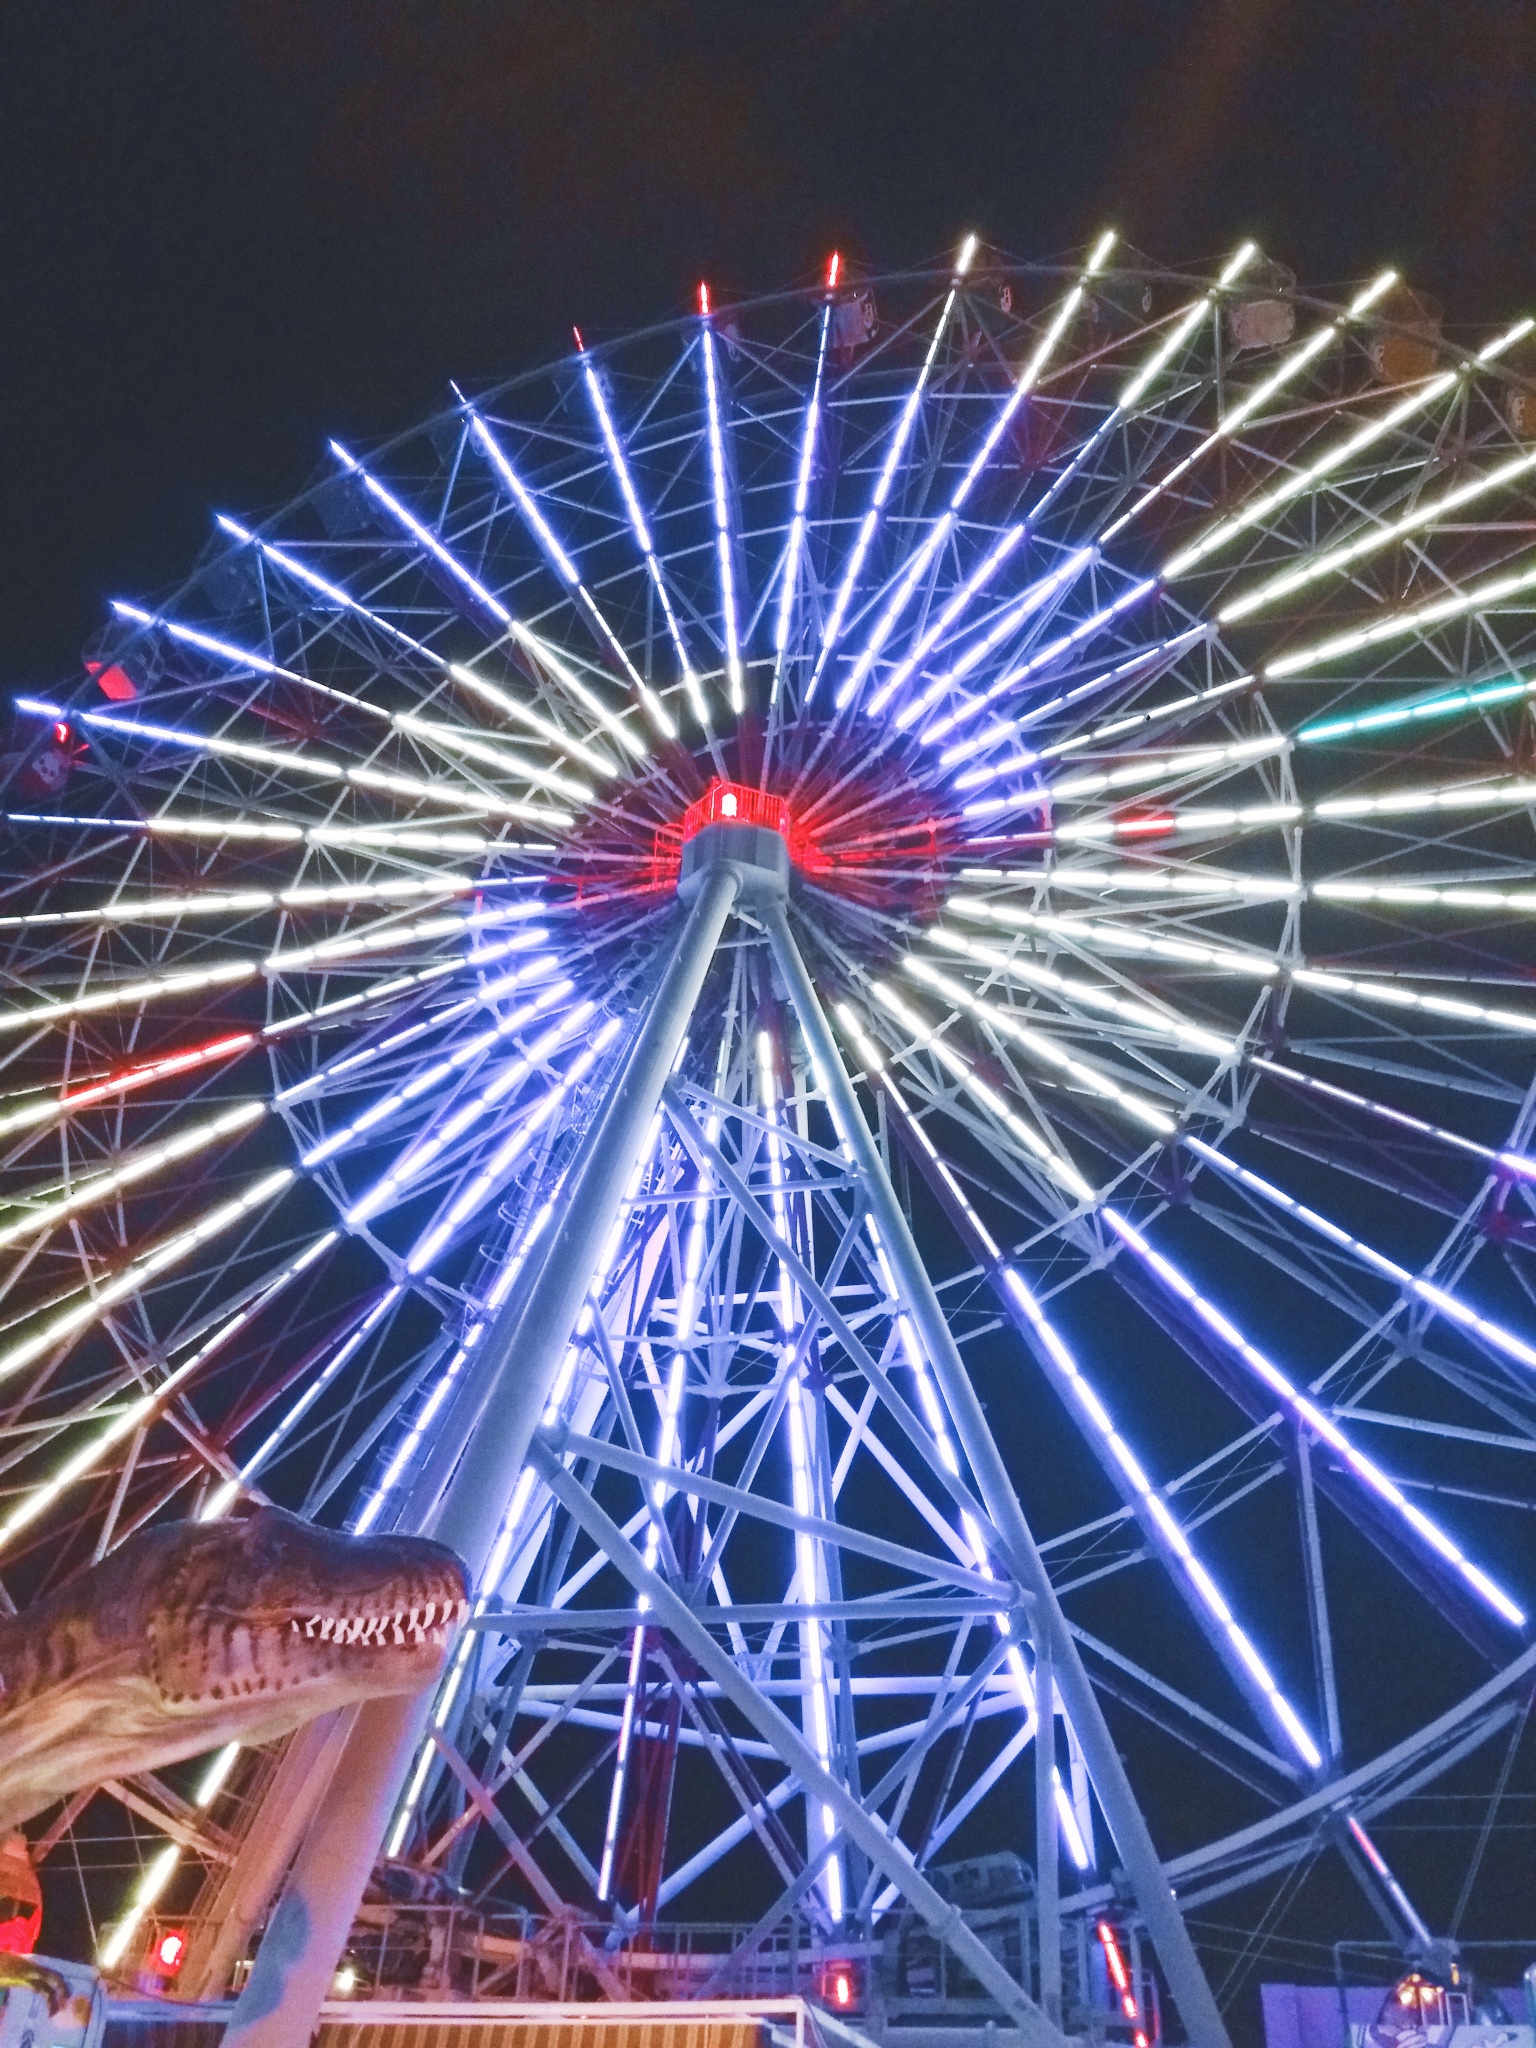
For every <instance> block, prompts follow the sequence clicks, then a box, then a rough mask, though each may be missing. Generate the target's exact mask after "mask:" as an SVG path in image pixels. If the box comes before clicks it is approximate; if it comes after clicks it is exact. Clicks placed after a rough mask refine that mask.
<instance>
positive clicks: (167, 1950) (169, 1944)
mask: <svg viewBox="0 0 1536 2048" xmlns="http://www.w3.org/2000/svg"><path fill="white" fill-rule="evenodd" d="M186 1960H187V1937H186V1934H185V1932H184V1931H183V1930H182V1929H181V1928H180V1927H172V1928H169V1929H168V1930H167V1931H166V1932H165V1933H164V1934H162V1935H161V1937H160V1939H159V1940H158V1941H157V1942H156V1943H155V1946H154V1954H153V1961H154V1966H155V1969H156V1971H157V1972H158V1973H159V1975H160V1976H162V1977H174V1976H176V1975H177V1973H178V1972H179V1971H180V1969H181V1966H182V1964H183V1963H184V1962H185V1961H186Z"/></svg>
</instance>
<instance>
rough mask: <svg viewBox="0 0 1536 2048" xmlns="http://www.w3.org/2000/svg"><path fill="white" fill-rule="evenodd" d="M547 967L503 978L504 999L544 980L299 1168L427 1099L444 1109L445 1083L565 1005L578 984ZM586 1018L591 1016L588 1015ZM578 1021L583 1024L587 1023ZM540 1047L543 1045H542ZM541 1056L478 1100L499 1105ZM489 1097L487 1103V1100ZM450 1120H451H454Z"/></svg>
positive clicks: (307, 1090)
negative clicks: (551, 974)
mask: <svg viewBox="0 0 1536 2048" xmlns="http://www.w3.org/2000/svg"><path fill="white" fill-rule="evenodd" d="M546 964H548V965H551V966H552V965H553V964H554V956H553V955H545V956H542V957H541V958H540V959H538V960H536V961H535V962H533V963H531V964H530V966H529V967H526V968H523V969H520V970H518V971H516V972H515V973H513V974H511V975H503V976H501V977H500V984H499V985H500V990H501V992H502V993H505V994H510V993H511V992H512V991H513V990H514V989H515V988H517V987H519V986H520V985H521V983H522V982H523V981H525V980H528V979H530V978H534V977H535V976H536V977H537V978H539V979H541V980H542V981H543V983H544V985H543V986H542V987H540V988H538V989H536V990H535V992H534V993H533V994H532V995H531V996H526V997H524V999H523V1000H521V1001H520V1002H518V1003H516V1004H515V1005H514V1007H513V1008H512V1009H510V1010H508V1011H506V1012H505V1013H504V1014H503V1015H502V1016H500V1017H498V1018H497V1020H496V1022H495V1023H494V1024H491V1025H488V1026H486V1027H485V1028H484V1029H483V1030H481V1031H478V1032H476V1033H475V1034H474V1035H473V1036H471V1037H469V1038H465V1039H461V1040H460V1041H459V1042H458V1043H457V1044H456V1045H455V1046H454V1048H453V1051H452V1052H451V1053H448V1054H446V1055H445V1056H444V1057H442V1058H440V1059H437V1060H434V1061H432V1062H431V1063H430V1064H429V1065H427V1066H425V1067H414V1068H413V1071H412V1073H411V1077H410V1079H409V1080H408V1081H406V1082H405V1083H404V1085H403V1086H401V1087H398V1088H393V1089H390V1090H388V1091H387V1092H386V1093H385V1094H383V1095H375V1096H374V1097H373V1098H372V1100H371V1101H370V1102H369V1104H368V1107H367V1108H366V1109H364V1110H362V1111H360V1112H359V1113H358V1115H356V1116H354V1117H352V1118H351V1119H350V1120H349V1121H348V1122H346V1123H344V1124H336V1125H333V1126H332V1127H331V1128H330V1129H328V1130H327V1132H326V1135H325V1136H324V1137H323V1138H321V1139H320V1140H319V1142H318V1143H316V1144H312V1145H310V1146H308V1147H307V1148H306V1149H305V1151H304V1152H303V1153H302V1154H301V1163H302V1164H303V1165H304V1166H306V1167H315V1166H319V1165H320V1164H321V1163H322V1162H323V1161H325V1160H328V1159H332V1158H334V1157H335V1156H336V1154H337V1153H339V1152H343V1151H345V1150H346V1149H347V1148H348V1147H349V1146H351V1145H354V1144H355V1143H356V1142H357V1140H358V1139H360V1138H363V1137H365V1136H366V1135H367V1134H368V1133H369V1132H371V1131H374V1130H377V1129H378V1128H379V1126H380V1125H382V1124H387V1123H389V1122H390V1121H391V1120H392V1119H395V1118H397V1117H398V1116H399V1115H400V1113H401V1112H402V1111H409V1110H410V1108H411V1106H412V1105H413V1104H415V1103H416V1102H417V1101H419V1100H420V1098H421V1097H422V1096H424V1095H430V1096H432V1097H433V1098H434V1100H435V1101H436V1102H437V1103H439V1104H442V1103H443V1101H444V1097H445V1094H446V1093H447V1090H446V1089H445V1084H453V1085H455V1086H456V1085H457V1084H458V1078H459V1076H460V1075H462V1074H464V1071H465V1069H466V1068H469V1069H471V1070H473V1071H478V1070H480V1069H481V1068H483V1066H484V1065H485V1064H486V1063H487V1060H486V1056H487V1055H488V1054H490V1053H492V1052H493V1051H494V1050H495V1049H496V1048H498V1047H499V1046H500V1045H501V1043H502V1041H503V1040H504V1039H506V1038H508V1037H511V1036H512V1035H513V1034H514V1033H516V1032H520V1031H521V1030H522V1029H523V1027H524V1026H525V1025H527V1024H530V1023H532V1022H533V1021H534V1020H535V1019H536V1018H539V1017H541V1016H543V1015H544V1013H545V1012H546V1011H548V1010H549V1009H551V1008H553V1007H555V1006H556V1005H558V1004H565V998H566V997H568V996H569V995H571V994H572V992H573V991H574V988H575V983H574V982H572V981H571V980H569V979H568V978H567V979H560V980H556V979H554V978H553V977H546V976H545V975H544V973H543V970H544V968H545V967H546ZM470 1000H471V1002H475V1001H476V1000H477V999H474V998H471V999H470ZM565 1007H566V1009H567V1010H568V1011H569V1010H574V1008H575V1007H576V1006H575V1004H565ZM585 1014H586V1015H590V1014H591V1013H590V1010H588V1011H587V1012H586V1013H585ZM579 1021H585V1018H583V1019H581V1020H579ZM434 1022H435V1020H434ZM426 1028H431V1027H430V1026H417V1027H414V1030H415V1031H419V1030H422V1029H426ZM413 1035H414V1034H413ZM540 1042H541V1043H542V1040H541V1041H540ZM538 1057H541V1055H535V1054H534V1053H533V1052H532V1050H531V1049H530V1050H529V1051H527V1052H525V1053H522V1054H520V1055H519V1060H518V1061H514V1062H513V1063H512V1065H511V1066H507V1065H503V1066H502V1067H501V1068H500V1069H499V1070H498V1073H497V1076H496V1078H495V1079H494V1080H493V1081H492V1082H491V1084H490V1088H491V1089H494V1090H495V1091H496V1092H495V1093H494V1094H489V1092H488V1091H483V1097H482V1098H477V1100H479V1101H480V1106H481V1108H482V1109H489V1108H491V1107H493V1106H494V1105H495V1104H498V1103H500V1102H502V1101H503V1100H504V1099H505V1096H506V1094H507V1092H508V1090H509V1089H510V1088H511V1087H512V1086H513V1081H514V1077H515V1078H516V1079H521V1078H522V1076H523V1074H525V1073H526V1072H527V1071H528V1069H529V1067H530V1066H531V1065H532V1064H534V1063H535V1061H536V1059H537V1058H538ZM368 1065H369V1074H370V1078H373V1077H374V1076H373V1063H372V1062H371V1061H370V1062H369V1063H368ZM319 1082H320V1077H319V1076H316V1077H313V1078H312V1079H310V1080H307V1081H305V1082H303V1083H300V1084H298V1085H299V1087H300V1088H302V1090H303V1092H304V1094H306V1095H309V1094H312V1093H313V1092H314V1089H315V1087H316V1085H317V1083H319ZM321 1085H323V1084H321ZM486 1097H488V1099H485V1098H486ZM275 1100H276V1102H277V1104H278V1106H279V1107H283V1106H285V1105H286V1104H288V1103H291V1102H292V1101H293V1100H294V1091H289V1090H283V1091H281V1092H280V1093H279V1095H278V1096H277V1097H276V1098H275ZM451 1121H452V1119H450V1122H451ZM442 1128H443V1130H444V1131H445V1132H446V1131H447V1129H448V1126H447V1125H446V1124H445V1125H444V1126H443V1127H442ZM463 1128H467V1126H464V1125H460V1126H459V1127H458V1128H457V1129H455V1130H454V1131H453V1133H452V1135H453V1136H455V1137H456V1136H458V1134H459V1130H461V1129H463ZM423 1142H425V1141H423ZM442 1142H443V1143H447V1142H449V1139H448V1137H447V1136H445V1137H444V1138H443V1140H442ZM435 1156H436V1153H435V1151H434V1152H433V1153H429V1154H425V1155H423V1156H422V1158H421V1165H420V1166H418V1167H417V1168H415V1169H413V1171H414V1172H419V1171H420V1170H422V1168H424V1167H425V1165H426V1164H428V1163H429V1162H430V1159H431V1158H433V1157H435Z"/></svg>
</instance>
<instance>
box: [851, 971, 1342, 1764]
mask: <svg viewBox="0 0 1536 2048" xmlns="http://www.w3.org/2000/svg"><path fill="white" fill-rule="evenodd" d="M839 1014H840V1018H841V1021H842V1022H843V1024H844V1027H845V1029H847V1030H848V1032H849V1034H850V1036H851V1037H852V1038H853V1040H854V1043H855V1045H856V1046H857V1049H858V1052H859V1056H860V1059H861V1062H862V1064H863V1065H864V1067H865V1070H866V1072H867V1073H869V1074H871V1075H873V1076H874V1077H875V1083H876V1084H877V1085H878V1087H879V1088H880V1090H881V1092H882V1093H883V1094H884V1096H885V1098H886V1100H887V1101H888V1102H889V1103H890V1104H891V1106H892V1108H893V1109H894V1110H895V1112H896V1120H897V1128H898V1130H899V1131H900V1133H901V1134H902V1137H903V1139H904V1140H905V1141H906V1143H907V1149H908V1155H909V1157H910V1158H911V1159H912V1160H913V1162H914V1163H915V1164H916V1165H917V1167H918V1169H919V1171H920V1172H921V1173H922V1174H923V1176H924V1178H925V1179H926V1180H927V1181H928V1183H929V1185H930V1186H931V1187H932V1188H933V1190H934V1192H935V1194H936V1195H937V1196H938V1198H939V1200H940V1203H941V1204H942V1206H943V1207H944V1209H945V1210H946V1212H947V1213H948V1215H949V1217H950V1220H951V1222H952V1223H953V1224H954V1225H955V1226H956V1228H957V1229H958V1230H959V1232H960V1235H961V1238H962V1241H963V1242H964V1243H965V1244H966V1247H967V1249H968V1250H969V1251H970V1252H971V1253H972V1255H973V1256H975V1257H976V1258H977V1259H978V1262H979V1263H980V1264H981V1266H982V1268H983V1270H984V1271H985V1272H986V1273H987V1275H988V1278H989V1279H990V1280H991V1282H992V1284H993V1288H994V1291H995V1292H996V1294H997V1296H998V1299H999V1300H1000V1302H1001V1303H1002V1306H1003V1308H1004V1312H1005V1313H1006V1314H1008V1315H1009V1317H1010V1319H1011V1320H1012V1321H1013V1322H1014V1323H1015V1326H1016V1327H1017V1328H1018V1329H1019V1330H1020V1332H1021V1334H1023V1335H1024V1336H1025V1339H1026V1342H1028V1343H1029V1345H1030V1348H1031V1350H1032V1351H1033V1352H1034V1354H1035V1356H1036V1357H1037V1358H1038V1360H1039V1361H1040V1363H1041V1364H1042V1365H1043V1366H1044V1368H1045V1370H1046V1372H1047V1374H1048V1375H1049V1376H1050V1377H1051V1378H1052V1379H1053V1380H1054V1382H1055V1385H1056V1389H1057V1392H1058V1394H1059V1395H1060V1396H1061V1397H1062V1399H1063V1402H1064V1403H1065V1405H1066V1407H1067V1409H1068V1412H1069V1413H1070V1414H1072V1416H1073V1417H1074V1420H1076V1421H1078V1423H1079V1426H1080V1427H1082V1428H1083V1429H1084V1434H1085V1440H1086V1441H1088V1443H1089V1445H1090V1448H1091V1449H1092V1450H1093V1451H1094V1453H1095V1455H1096V1457H1097V1459H1098V1461H1099V1464H1100V1466H1101V1468H1102V1470H1103V1471H1104V1473H1105V1475H1106V1477H1107V1478H1108V1479H1109V1481H1110V1483H1111V1485H1112V1486H1113V1487H1114V1488H1115V1490H1116V1492H1118V1493H1119V1494H1120V1496H1121V1498H1122V1500H1123V1501H1124V1502H1125V1503H1126V1505H1127V1506H1128V1507H1130V1508H1131V1509H1132V1511H1133V1513H1135V1515H1136V1517H1137V1519H1138V1521H1139V1522H1140V1524H1141V1526H1142V1528H1143V1530H1144V1532H1145V1534H1146V1536H1147V1539H1148V1541H1149V1542H1150V1543H1151V1545H1152V1547H1153V1549H1154V1551H1155V1552H1156V1553H1157V1555H1158V1556H1159V1557H1160V1558H1161V1559H1162V1561H1163V1564H1164V1567H1165V1569H1166V1570H1167V1571H1168V1572H1169V1575H1170V1577H1171V1578H1172V1579H1173V1580H1174V1582H1175V1584H1176V1585H1177V1586H1178V1587H1179V1589H1180V1591H1181V1592H1182V1593H1183V1594H1184V1596H1185V1599H1186V1602H1187V1603H1188V1605H1189V1606H1190V1609H1191V1611H1192V1613H1194V1615H1195V1618H1196V1620H1197V1622H1199V1624H1200V1625H1201V1627H1202V1629H1203V1631H1204V1632H1205V1634H1206V1636H1207V1638H1208V1640H1210V1641H1211V1642H1212V1643H1213V1645H1214V1647H1215V1648H1216V1651H1217V1654H1218V1656H1219V1657H1220V1658H1221V1660H1222V1663H1223V1664H1224V1666H1225V1667H1226V1669H1227V1670H1228V1672H1229V1673H1230V1675H1231V1676H1232V1678H1233V1679H1234V1680H1235V1682H1236V1683H1237V1685H1238V1687H1239V1689H1240V1690H1241V1691H1242V1692H1243V1693H1244V1694H1245V1696H1246V1697H1247V1698H1248V1699H1249V1701H1250V1704H1252V1705H1253V1706H1254V1707H1255V1708H1256V1710H1257V1711H1258V1713H1259V1715H1260V1718H1261V1721H1262V1722H1263V1723H1265V1724H1267V1725H1269V1726H1270V1727H1271V1728H1273V1729H1274V1730H1275V1732H1276V1733H1277V1734H1278V1735H1279V1737H1280V1739H1281V1740H1282V1742H1283V1743H1284V1744H1286V1745H1288V1747H1289V1748H1290V1750H1291V1751H1292V1752H1293V1753H1294V1754H1296V1755H1298V1756H1299V1757H1300V1758H1301V1761H1302V1763H1303V1764H1304V1765H1305V1766H1306V1767H1307V1768H1308V1769H1310V1770H1316V1769H1317V1768H1318V1767H1319V1766H1320V1764H1321V1762H1322V1757H1321V1753H1320V1751H1319V1750H1318V1748H1317V1746H1316V1744H1315V1743H1314V1742H1313V1740H1312V1737H1311V1736H1310V1734H1309V1733H1308V1732H1307V1730H1306V1728H1305V1727H1304V1726H1303V1724H1302V1722H1301V1720H1300V1718H1299V1716H1298V1715H1297V1713H1296V1711H1295V1709H1294V1708H1293V1707H1292V1706H1291V1705H1290V1702H1289V1701H1288V1700H1286V1698H1285V1697H1284V1695H1283V1694H1282V1693H1281V1692H1280V1691H1279V1688H1278V1687H1277V1685H1276V1683H1275V1680H1274V1678H1273V1677H1272V1675H1271V1674H1270V1671H1269V1668H1268V1666H1267V1665H1266V1663H1265V1662H1264V1660H1263V1658H1262V1657H1261V1656H1260V1654H1259V1652H1258V1651H1257V1649H1255V1647H1254V1645H1253V1641H1252V1638H1251V1636H1250V1635H1249V1634H1248V1633H1247V1631H1245V1630H1244V1629H1243V1628H1242V1626H1241V1625H1240V1623H1239V1622H1238V1621H1237V1620H1236V1619H1235V1617H1234V1615H1233V1613H1232V1609H1231V1607H1230V1605H1229V1604H1228V1602H1227V1600H1226V1599H1225V1597H1224V1596H1223V1594H1222V1593H1221V1592H1220V1590H1219V1589H1218V1587H1217V1585H1216V1582H1215V1580H1214V1579H1213V1578H1212V1576H1211V1574H1210V1572H1209V1570H1208V1569H1207V1567H1206V1566H1205V1565H1204V1564H1203V1563H1202V1562H1201V1561H1200V1559H1199V1558H1198V1557H1197V1555H1196V1554H1195V1552H1194V1550H1193V1549H1192V1548H1191V1546H1190V1543H1189V1540H1188V1537H1187V1535H1186V1534H1185V1532H1184V1530H1183V1529H1181V1528H1180V1526H1179V1524H1178V1523H1177V1522H1176V1521H1175V1519H1174V1517H1173V1515H1172V1514H1171V1512H1170V1511H1169V1509H1168V1506H1167V1503H1166V1500H1165V1498H1164V1495H1163V1492H1162V1490H1161V1489H1159V1488H1158V1487H1156V1486H1155V1485H1154V1484H1153V1482H1152V1480H1151V1479H1150V1478H1149V1477H1148V1476H1147V1473H1146V1471H1145V1469H1144V1467H1143V1466H1142V1464H1141V1462H1140V1460H1139V1459H1138V1458H1137V1457H1136V1455H1135V1453H1134V1452H1133V1451H1132V1450H1131V1449H1130V1448H1129V1447H1128V1446H1127V1444H1126V1442H1125V1440H1124V1438H1123V1436H1122V1435H1121V1433H1120V1431H1119V1430H1118V1428H1117V1427H1116V1425H1115V1423H1114V1422H1113V1421H1112V1419H1111V1418H1110V1415H1109V1413H1108V1410H1107V1409H1106V1408H1105V1406H1104V1403H1103V1401H1102V1399H1101V1398H1100V1396H1099V1395H1098V1394H1097V1393H1096V1392H1095V1391H1094V1389H1093V1387H1092V1386H1091V1385H1090V1383H1089V1381H1088V1380H1087V1378H1086V1377H1085V1376H1084V1374H1083V1372H1082V1369H1081V1367H1080V1366H1079V1365H1078V1363H1077V1361H1076V1360H1075V1359H1074V1357H1073V1356H1072V1353H1071V1352H1070V1351H1069V1350H1068V1348H1067V1346H1066V1345H1065V1344H1064V1343H1063V1341H1062V1339H1061V1337H1060V1335H1059V1333H1058V1332H1057V1331H1056V1330H1055V1329H1054V1328H1053V1327H1052V1325H1051V1324H1050V1322H1049V1321H1048V1320H1047V1318H1046V1316H1045V1313H1044V1311H1043V1310H1042V1308H1041V1307H1040V1304H1039V1302H1038V1301H1037V1300H1036V1298H1035V1296H1034V1295H1033V1294H1032V1293H1031V1291H1030V1290H1029V1288H1028V1287H1027V1286H1026V1284H1025V1282H1024V1280H1023V1279H1022V1277H1021V1276H1020V1274H1019V1273H1018V1271H1017V1269H1016V1268H1015V1267H1013V1266H1012V1265H1010V1264H1009V1263H1008V1262H1007V1261H1006V1259H1005V1258H1004V1256H1003V1253H1002V1250H1001V1247H1000V1246H999V1245H998V1243H997V1241H996V1240H995V1239H994V1238H993V1237H992V1235H991V1233H990V1232H989V1231H988V1230H987V1228H986V1225H985V1224H984V1223H983V1222H982V1220H981V1218H980V1216H979V1215H978V1214H977V1212H976V1210H975V1208H974V1206H973V1205H972V1204H971V1202H970V1201H969V1200H968V1199H967V1197H966V1196H965V1194H964V1193H963V1191H962V1189H961V1187H960V1184H959V1182H958V1181H957V1180H956V1179H955V1177H954V1175H953V1174H952V1173H951V1172H950V1171H949V1169H948V1168H947V1166H945V1164H944V1162H943V1161H942V1159H941V1158H940V1156H939V1154H938V1152H937V1151H936V1150H935V1148H934V1146H933V1144H932V1141H931V1140H930V1139H929V1138H928V1136H927V1134H926V1132H924V1130H923V1128H922V1126H921V1124H920V1123H919V1122H918V1121H917V1119H916V1118H915V1117H914V1116H913V1115H912V1112H911V1110H910V1109H909V1107H908V1106H907V1103H906V1101H905V1099H904V1098H903V1096H902V1094H901V1091H900V1089H899V1087H898V1086H897V1085H896V1083H895V1081H894V1080H893V1079H892V1078H891V1076H890V1074H889V1073H888V1072H887V1070H886V1068H885V1065H884V1062H883V1061H882V1060H881V1058H880V1055H879V1052H878V1050H877V1048H876V1047H875V1045H874V1044H873V1042H872V1041H871V1040H870V1039H869V1038H868V1037H867V1035H866V1034H865V1033H863V1032H862V1031H861V1030H860V1029H859V1026H858V1022H857V1019H856V1018H855V1017H854V1015H853V1013H852V1011H851V1010H846V1009H845V1010H844V1011H842V1012H840V1013H839Z"/></svg>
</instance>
